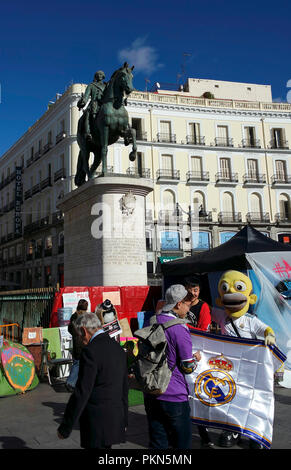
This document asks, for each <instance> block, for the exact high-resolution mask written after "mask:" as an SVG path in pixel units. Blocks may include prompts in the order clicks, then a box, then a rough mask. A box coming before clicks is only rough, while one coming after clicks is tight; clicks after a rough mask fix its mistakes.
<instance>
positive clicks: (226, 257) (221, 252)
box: [162, 225, 291, 278]
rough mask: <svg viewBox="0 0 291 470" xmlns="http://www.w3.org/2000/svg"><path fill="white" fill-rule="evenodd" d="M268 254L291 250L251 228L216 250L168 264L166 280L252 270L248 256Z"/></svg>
mask: <svg viewBox="0 0 291 470" xmlns="http://www.w3.org/2000/svg"><path fill="white" fill-rule="evenodd" d="M268 251H291V246H290V245H287V244H285V243H280V242H276V241H275V240H272V239H271V238H269V237H267V236H266V235H264V234H262V233H261V232H259V231H258V230H256V229H254V228H253V227H252V226H251V225H247V226H245V227H244V228H243V229H242V230H240V231H239V232H238V233H237V234H236V235H234V236H233V237H232V238H231V239H230V240H228V241H227V242H225V243H223V244H222V245H220V246H217V247H216V248H212V249H211V250H207V251H203V252H200V253H197V254H194V255H193V256H186V257H185V258H180V259H177V260H174V261H169V262H168V263H164V264H163V265H162V273H163V275H164V277H165V278H169V277H175V278H181V277H187V276H191V275H193V274H195V273H197V274H198V273H199V274H203V273H210V272H215V271H226V270H227V269H235V270H244V269H250V266H249V263H248V262H247V260H246V256H245V253H258V252H268Z"/></svg>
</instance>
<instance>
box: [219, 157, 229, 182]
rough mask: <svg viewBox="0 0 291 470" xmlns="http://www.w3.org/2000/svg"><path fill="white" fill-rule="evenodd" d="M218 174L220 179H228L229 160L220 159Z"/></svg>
mask: <svg viewBox="0 0 291 470" xmlns="http://www.w3.org/2000/svg"><path fill="white" fill-rule="evenodd" d="M219 162H220V172H221V176H222V178H225V179H230V175H231V171H230V159H229V158H220V160H219Z"/></svg>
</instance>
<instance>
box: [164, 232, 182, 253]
mask: <svg viewBox="0 0 291 470" xmlns="http://www.w3.org/2000/svg"><path fill="white" fill-rule="evenodd" d="M160 237H161V250H164V251H176V250H180V233H179V232H170V231H165V232H161V234H160Z"/></svg>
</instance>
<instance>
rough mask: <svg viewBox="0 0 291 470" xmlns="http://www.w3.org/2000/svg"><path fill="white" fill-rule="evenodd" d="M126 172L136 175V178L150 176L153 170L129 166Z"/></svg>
mask: <svg viewBox="0 0 291 470" xmlns="http://www.w3.org/2000/svg"><path fill="white" fill-rule="evenodd" d="M126 174H127V175H129V176H134V177H135V178H150V177H151V170H150V169H149V168H143V169H142V170H139V169H138V168H127V170H126Z"/></svg>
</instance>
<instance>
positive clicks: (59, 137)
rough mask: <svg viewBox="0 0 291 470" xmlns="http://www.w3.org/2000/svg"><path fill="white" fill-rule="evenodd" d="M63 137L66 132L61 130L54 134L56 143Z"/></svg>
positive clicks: (65, 135)
mask: <svg viewBox="0 0 291 470" xmlns="http://www.w3.org/2000/svg"><path fill="white" fill-rule="evenodd" d="M65 137H67V134H66V133H65V132H64V131H62V132H60V133H59V134H57V135H56V144H58V143H59V142H61V140H63V139H65Z"/></svg>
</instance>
